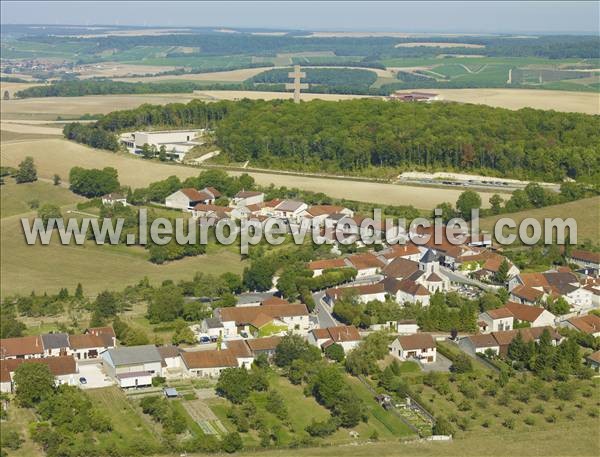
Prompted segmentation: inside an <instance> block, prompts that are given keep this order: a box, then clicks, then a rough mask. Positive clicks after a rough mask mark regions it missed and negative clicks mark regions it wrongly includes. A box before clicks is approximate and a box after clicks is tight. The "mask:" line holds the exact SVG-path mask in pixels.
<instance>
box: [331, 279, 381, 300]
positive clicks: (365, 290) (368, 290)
mask: <svg viewBox="0 0 600 457" xmlns="http://www.w3.org/2000/svg"><path fill="white" fill-rule="evenodd" d="M386 295H387V291H386V290H385V287H384V284H383V283H382V282H379V283H377V284H363V285H360V286H349V287H334V288H331V289H327V290H326V291H325V295H324V297H323V299H324V300H325V301H326V302H327V303H328V304H329V305H333V304H335V302H336V301H337V300H339V299H340V298H343V297H352V298H354V299H356V301H358V302H359V303H368V302H370V301H373V300H378V301H385V297H386Z"/></svg>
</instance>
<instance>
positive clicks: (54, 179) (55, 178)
mask: <svg viewBox="0 0 600 457" xmlns="http://www.w3.org/2000/svg"><path fill="white" fill-rule="evenodd" d="M52 183H53V184H54V185H55V186H58V185H60V183H61V179H60V176H59V175H57V174H55V175H54V176H52Z"/></svg>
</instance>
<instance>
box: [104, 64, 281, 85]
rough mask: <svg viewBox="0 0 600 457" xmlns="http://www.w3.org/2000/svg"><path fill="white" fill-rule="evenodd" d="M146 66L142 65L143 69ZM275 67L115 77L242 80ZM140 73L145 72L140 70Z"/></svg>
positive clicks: (227, 81) (148, 80) (137, 80)
mask: <svg viewBox="0 0 600 457" xmlns="http://www.w3.org/2000/svg"><path fill="white" fill-rule="evenodd" d="M143 68H144V67H141V68H140V70H141V69H143ZM271 68H273V67H262V68H261V67H258V68H242V69H240V70H229V71H215V72H210V73H189V74H184V75H162V76H146V77H140V76H137V77H136V76H134V77H129V78H113V80H114V81H125V82H148V83H150V82H158V81H177V80H184V81H208V82H222V83H232V82H242V81H245V80H246V79H248V78H252V77H253V76H255V75H257V74H259V73H262V72H263V71H265V70H268V69H271ZM138 73H145V72H143V71H140V72H138Z"/></svg>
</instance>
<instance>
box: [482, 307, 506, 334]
mask: <svg viewBox="0 0 600 457" xmlns="http://www.w3.org/2000/svg"><path fill="white" fill-rule="evenodd" d="M479 321H480V322H483V323H484V324H485V325H481V324H480V330H481V333H491V332H502V331H504V330H512V329H513V328H514V316H513V313H511V312H510V310H508V309H507V308H497V309H488V310H487V311H484V312H483V313H481V314H480V315H479Z"/></svg>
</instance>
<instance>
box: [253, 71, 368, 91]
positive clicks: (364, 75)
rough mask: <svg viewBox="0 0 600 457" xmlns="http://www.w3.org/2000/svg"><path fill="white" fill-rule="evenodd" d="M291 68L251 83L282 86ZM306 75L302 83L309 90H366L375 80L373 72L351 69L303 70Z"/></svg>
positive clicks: (266, 72) (255, 77)
mask: <svg viewBox="0 0 600 457" xmlns="http://www.w3.org/2000/svg"><path fill="white" fill-rule="evenodd" d="M291 71H293V68H277V69H274V70H268V71H264V72H262V73H260V74H258V75H256V76H254V77H253V78H251V81H252V82H255V83H267V84H273V83H274V84H284V83H289V82H290V77H289V76H288V73H289V72H291ZM302 71H303V72H305V73H306V78H303V79H302V82H303V83H308V84H309V90H312V89H313V87H314V86H315V85H326V86H342V87H351V86H352V87H356V88H357V89H363V90H368V89H369V87H370V86H371V84H373V83H374V82H375V81H376V80H377V75H376V74H375V72H373V71H370V70H357V69H351V68H305V69H303V70H302Z"/></svg>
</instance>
